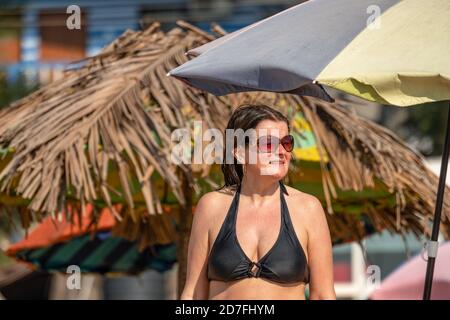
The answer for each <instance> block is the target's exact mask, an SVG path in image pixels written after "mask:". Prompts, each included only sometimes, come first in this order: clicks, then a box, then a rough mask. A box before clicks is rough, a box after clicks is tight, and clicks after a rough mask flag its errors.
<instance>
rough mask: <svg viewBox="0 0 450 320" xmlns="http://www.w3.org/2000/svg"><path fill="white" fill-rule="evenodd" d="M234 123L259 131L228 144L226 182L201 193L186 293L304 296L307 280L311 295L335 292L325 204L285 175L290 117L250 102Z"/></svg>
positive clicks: (290, 145) (234, 296)
mask: <svg viewBox="0 0 450 320" xmlns="http://www.w3.org/2000/svg"><path fill="white" fill-rule="evenodd" d="M227 129H232V130H237V129H242V130H243V131H244V132H248V131H252V130H253V133H254V134H255V135H254V137H255V139H251V137H252V136H251V135H250V136H249V137H250V138H248V139H247V140H245V143H237V142H238V141H237V139H233V140H231V141H232V145H231V146H230V147H229V148H228V149H227V146H225V157H224V164H222V171H223V173H224V178H225V186H224V187H223V188H222V189H220V190H218V191H213V192H209V193H207V194H205V195H204V196H202V197H201V198H200V200H199V201H198V204H197V207H196V210H195V214H194V218H193V224H192V231H191V237H190V240H189V248H188V264H187V279H186V284H185V287H184V289H183V292H182V295H181V299H182V300H186V299H255V300H259V299H305V286H306V284H307V283H309V290H310V299H336V295H335V292H334V285H333V258H332V249H331V239H330V232H329V229H328V225H327V220H326V217H325V213H324V210H323V208H322V205H321V203H320V201H319V200H318V199H317V198H315V197H314V196H312V195H309V194H306V193H304V192H301V191H298V190H296V189H294V188H291V187H288V186H285V185H284V184H283V182H282V179H283V178H284V177H285V176H286V174H287V172H288V167H289V162H290V160H291V151H292V149H293V144H294V140H293V137H292V136H291V135H290V134H289V129H290V128H289V121H288V119H287V118H286V117H285V116H284V115H283V114H281V113H280V112H278V111H277V110H274V109H272V108H270V107H268V106H264V105H246V106H241V107H239V108H237V109H236V110H235V111H234V112H233V114H232V116H231V118H230V120H229V122H228V126H227ZM227 131H228V132H229V130H227ZM228 132H227V133H228ZM235 132H236V131H235ZM230 149H232V150H230ZM230 151H231V152H232V159H233V161H232V162H233V163H227V162H226V154H227V152H230ZM252 155H253V156H255V157H256V161H249V160H251V159H255V157H254V158H252Z"/></svg>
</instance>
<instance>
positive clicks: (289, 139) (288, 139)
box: [281, 135, 294, 152]
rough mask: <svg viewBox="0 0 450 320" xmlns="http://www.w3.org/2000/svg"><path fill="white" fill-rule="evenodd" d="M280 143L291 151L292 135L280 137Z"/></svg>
mask: <svg viewBox="0 0 450 320" xmlns="http://www.w3.org/2000/svg"><path fill="white" fill-rule="evenodd" d="M281 144H282V146H283V147H284V149H286V151H287V152H291V151H292V150H293V149H294V137H293V136H291V135H287V136H285V137H283V138H282V139H281Z"/></svg>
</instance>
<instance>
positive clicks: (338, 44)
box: [168, 0, 450, 299]
mask: <svg viewBox="0 0 450 320" xmlns="http://www.w3.org/2000/svg"><path fill="white" fill-rule="evenodd" d="M449 16H450V2H448V1H446V0H430V1H426V2H425V1H421V0H408V1H400V0H398V1H397V0H342V1H326V0H315V1H307V2H304V3H302V4H299V5H297V6H294V7H291V8H289V9H287V10H285V11H282V12H280V13H278V14H276V15H274V16H271V17H269V18H267V19H264V20H263V21H259V22H257V23H255V24H253V25H251V26H249V27H247V28H245V29H243V30H238V31H235V32H234V33H233V34H230V35H229V36H228V38H226V39H221V40H218V41H216V42H215V43H214V42H212V43H209V44H207V45H206V46H203V47H199V48H198V49H194V50H192V51H191V53H192V54H193V55H194V56H197V57H196V58H194V59H192V60H191V61H189V62H186V63H185V64H183V65H181V66H179V67H177V68H174V69H173V70H171V71H170V72H169V73H168V74H169V75H171V76H174V77H176V78H178V79H180V80H182V81H183V82H186V83H188V84H189V85H191V86H194V87H197V88H201V89H203V90H206V91H208V92H211V93H213V94H216V95H224V94H228V93H233V92H242V91H255V90H256V91H259V90H265V91H274V92H287V93H296V94H300V95H309V96H315V97H319V98H322V99H326V100H328V101H330V100H332V98H331V97H330V96H329V95H328V94H327V93H326V92H325V90H324V88H323V86H322V85H326V86H330V87H333V88H335V89H338V90H341V91H344V92H347V93H350V94H352V95H355V96H359V97H361V98H364V99H366V100H370V101H375V102H379V103H382V104H389V105H396V106H411V105H417V104H423V103H427V102H437V101H445V100H450V55H449V54H448V52H449V51H450V41H448V38H446V37H445V36H444V35H445V34H447V33H448V32H450V19H449V18H448V17H449ZM188 53H189V52H188ZM449 122H450V113H449ZM449 135H450V130H449V129H447V134H446V142H445V147H444V152H443V155H442V166H441V173H440V180H439V186H438V192H437V198H436V206H435V217H434V224H433V230H432V233H431V240H430V241H428V257H429V260H428V268H427V277H426V281H425V288H424V299H429V296H430V292H431V285H432V278H433V268H434V267H433V266H434V261H435V258H436V254H437V246H438V243H437V238H438V234H439V225H440V221H441V211H442V204H443V196H444V186H445V177H446V170H447V164H448V156H449V149H450V142H449V139H447V138H448V136H449Z"/></svg>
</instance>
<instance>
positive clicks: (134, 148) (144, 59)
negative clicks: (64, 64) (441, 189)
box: [0, 22, 450, 288]
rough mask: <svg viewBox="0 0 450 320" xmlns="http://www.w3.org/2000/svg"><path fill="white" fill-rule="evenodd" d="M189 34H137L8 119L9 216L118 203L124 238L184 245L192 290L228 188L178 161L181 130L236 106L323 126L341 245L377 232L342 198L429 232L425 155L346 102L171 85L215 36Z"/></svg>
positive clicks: (333, 219)
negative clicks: (175, 139) (211, 211)
mask: <svg viewBox="0 0 450 320" xmlns="http://www.w3.org/2000/svg"><path fill="white" fill-rule="evenodd" d="M180 26H181V27H182V28H175V29H172V30H171V31H170V32H168V33H165V32H163V31H161V30H160V29H159V25H158V24H157V23H155V24H153V25H152V26H150V27H149V28H148V29H146V30H144V31H126V32H125V33H124V34H123V35H122V36H120V37H119V38H118V39H117V40H115V41H114V42H113V43H111V44H110V45H109V46H108V47H106V48H105V49H104V50H103V51H102V52H101V53H100V54H98V55H96V56H94V57H92V58H89V59H86V60H85V61H83V62H81V63H80V64H78V65H76V66H75V65H74V66H73V67H72V68H70V69H68V70H67V71H66V72H65V73H64V76H63V77H62V78H61V79H60V80H57V81H55V82H53V83H51V84H49V85H46V86H44V87H42V88H41V89H39V90H37V91H36V92H34V93H32V94H30V95H29V96H27V97H25V98H23V99H21V100H19V101H17V102H15V103H13V104H12V105H10V106H9V107H8V108H6V109H4V110H2V111H1V112H0V148H1V150H2V152H3V153H4V160H3V161H2V162H1V163H0V192H1V193H0V203H1V204H3V208H4V209H5V210H7V211H14V210H19V211H20V213H21V218H22V223H23V226H24V227H28V226H29V225H30V222H31V221H32V220H41V217H42V216H44V215H47V214H50V215H53V216H57V213H59V212H65V214H66V215H67V218H68V220H71V218H72V217H70V212H72V210H64V209H65V206H66V205H67V204H71V205H74V204H79V206H80V208H81V210H78V211H77V212H82V211H83V208H84V207H85V204H86V203H94V204H96V205H97V206H98V207H102V206H108V207H109V208H110V209H111V211H112V212H114V215H115V217H116V218H117V219H118V220H119V222H120V223H118V224H117V228H116V234H120V235H122V236H124V237H126V238H128V239H130V240H136V239H138V240H139V241H140V242H141V245H142V247H145V246H147V245H149V244H153V243H155V242H157V243H168V242H170V241H177V244H178V250H179V255H178V257H179V259H178V260H179V266H180V270H181V271H182V272H180V276H179V287H180V288H181V287H182V286H183V284H184V277H185V275H184V272H185V265H186V248H187V244H188V236H189V233H190V225H191V222H192V205H193V204H194V203H195V199H196V198H197V197H198V196H199V195H200V194H202V193H203V192H205V190H208V188H209V189H210V188H211V186H213V185H214V184H215V183H217V181H216V182H215V181H214V179H212V178H211V176H212V173H213V172H214V168H210V167H209V166H206V165H201V166H194V165H175V164H174V163H173V162H172V161H171V158H170V155H171V152H170V150H171V146H172V142H171V132H172V131H173V130H174V129H176V128H185V127H189V128H190V127H191V124H192V122H193V121H194V120H203V121H204V125H205V127H206V128H219V129H223V128H224V127H225V124H226V121H227V119H228V117H229V115H230V113H231V111H232V109H233V108H234V107H236V106H237V105H239V104H241V103H246V102H259V103H267V104H270V105H273V106H276V107H278V108H280V109H281V110H282V111H283V112H285V113H286V114H288V116H289V117H291V118H292V117H293V116H294V115H295V114H296V113H297V112H299V111H300V112H301V113H302V115H303V116H304V117H305V119H306V121H307V122H308V123H309V124H310V125H311V128H312V131H313V134H314V136H315V139H316V143H317V148H318V150H319V152H320V155H321V157H320V161H319V162H318V166H317V167H318V170H316V171H317V172H319V174H320V176H319V179H320V180H321V181H322V183H321V185H322V191H323V192H322V193H323V201H324V204H325V205H326V208H327V209H328V212H329V213H330V214H329V215H328V219H329V223H330V227H331V232H332V236H333V239H334V240H336V239H340V240H346V239H347V240H348V239H360V238H362V237H363V236H364V235H365V231H364V228H363V224H362V223H361V221H360V216H358V215H356V214H350V213H348V212H347V213H345V210H344V212H342V211H341V213H337V212H334V210H333V208H334V206H333V204H335V203H337V204H339V201H340V200H342V199H340V198H339V192H341V191H345V190H353V191H356V192H361V191H364V190H367V189H371V188H373V189H376V188H382V189H384V190H385V191H387V192H388V194H391V195H392V196H393V197H394V199H395V201H394V203H389V202H386V201H382V199H381V200H380V199H378V200H380V201H378V200H373V199H372V200H371V198H370V197H369V198H361V197H355V198H354V199H353V203H356V204H357V205H358V206H359V210H360V211H361V212H362V213H363V214H364V216H365V217H366V218H367V219H368V220H369V221H370V223H371V225H373V227H374V228H375V230H377V231H380V230H384V229H388V230H391V231H392V232H397V233H400V234H402V233H405V232H408V231H413V232H414V233H415V234H417V235H420V234H423V233H424V232H425V233H429V230H428V221H429V220H430V219H431V217H432V212H433V207H434V206H433V203H434V199H435V190H436V184H437V178H436V176H435V175H434V174H432V173H431V172H430V171H429V170H427V169H426V167H425V165H424V162H423V159H422V157H421V156H420V155H419V154H417V153H414V152H413V151H412V150H410V149H409V148H408V147H407V146H406V145H405V144H404V143H403V142H401V141H400V140H399V139H398V138H396V137H395V136H394V135H393V134H392V133H391V132H389V131H388V130H386V129H384V128H383V127H381V126H378V125H376V124H374V123H371V122H369V121H366V120H364V119H361V118H359V117H357V116H356V115H355V114H354V113H352V112H350V111H348V110H346V109H345V108H343V107H340V106H339V104H340V102H339V101H338V102H336V103H335V104H329V103H325V102H323V101H318V100H316V99H313V98H308V97H298V96H291V95H282V94H273V93H264V92H258V93H251V94H250V93H242V94H237V95H229V96H225V97H215V96H212V95H210V94H207V93H205V92H200V91H199V90H197V89H195V88H191V87H188V86H185V85H183V84H182V83H181V82H180V81H176V80H173V79H171V78H169V77H166V73H167V71H168V70H170V69H172V68H174V67H175V66H177V65H179V64H181V63H183V62H185V61H186V60H187V57H186V56H185V55H184V53H185V52H186V51H187V50H188V49H190V48H192V47H195V46H198V45H201V44H203V43H206V42H208V41H210V40H212V39H213V38H214V36H212V35H210V34H206V33H204V32H203V31H200V30H198V29H196V28H195V27H193V26H191V25H188V24H186V23H183V22H180ZM326 159H328V160H326ZM299 168H300V171H302V166H301V162H300V167H299ZM216 169H217V168H216ZM210 170H211V171H210ZM295 172H297V171H295V170H294V171H293V173H291V174H290V178H291V179H294V180H295V178H296V174H295ZM297 179H298V177H297ZM161 199H163V200H161ZM161 201H163V202H166V203H167V202H172V203H178V204H179V208H180V209H179V211H178V212H176V217H177V222H178V223H177V226H176V227H175V226H174V224H173V220H172V218H170V217H168V216H170V215H166V214H162V213H163V205H162V204H161ZM116 203H122V204H123V205H122V206H121V208H122V209H121V210H115V209H114V206H113V205H114V204H116ZM350 205H351V203H350ZM449 205H450V203H449V201H446V205H445V207H444V209H445V215H443V222H444V223H445V226H446V228H445V229H444V232H445V233H446V236H448V235H449V234H450V223H449V217H450V210H449V208H450V206H449ZM94 217H95V215H94Z"/></svg>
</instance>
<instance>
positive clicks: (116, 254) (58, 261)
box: [6, 206, 177, 274]
mask: <svg viewBox="0 0 450 320" xmlns="http://www.w3.org/2000/svg"><path fill="white" fill-rule="evenodd" d="M86 212H87V213H88V215H90V214H92V206H89V207H88V208H87V209H86ZM90 222H91V219H90V218H88V217H85V218H84V219H82V221H81V224H80V223H78V222H76V223H75V225H74V224H71V223H69V222H68V221H66V220H65V219H63V220H62V221H53V220H52V219H51V217H48V218H46V219H44V221H43V222H42V223H40V224H39V225H38V226H37V227H36V228H35V229H34V230H33V231H32V232H31V233H30V234H29V235H28V236H27V237H26V238H25V239H23V240H22V241H19V242H18V243H15V244H13V245H11V246H10V247H9V248H8V250H7V252H6V253H7V255H9V256H10V257H13V258H16V259H17V260H19V261H23V262H27V263H28V264H31V265H32V266H33V268H35V269H38V270H45V271H62V272H66V270H67V267H69V266H70V265H77V266H79V267H80V269H81V271H82V272H96V273H121V274H137V273H139V272H141V271H144V270H148V269H152V270H157V271H159V272H164V271H167V270H169V269H170V268H172V266H173V264H174V263H175V262H176V260H177V256H176V247H175V244H173V243H168V244H155V245H153V246H150V247H147V248H145V250H139V247H138V244H137V243H135V242H131V241H127V240H125V239H123V238H121V237H117V236H114V235H113V233H112V229H113V227H114V224H115V219H114V216H113V214H112V213H111V212H110V211H109V209H104V210H103V211H102V212H101V214H100V220H99V221H98V223H97V224H96V225H92V224H91V223H90Z"/></svg>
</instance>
